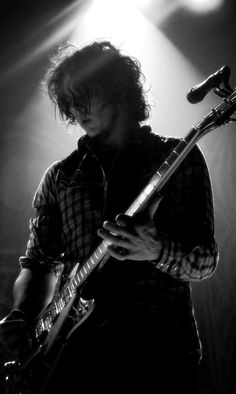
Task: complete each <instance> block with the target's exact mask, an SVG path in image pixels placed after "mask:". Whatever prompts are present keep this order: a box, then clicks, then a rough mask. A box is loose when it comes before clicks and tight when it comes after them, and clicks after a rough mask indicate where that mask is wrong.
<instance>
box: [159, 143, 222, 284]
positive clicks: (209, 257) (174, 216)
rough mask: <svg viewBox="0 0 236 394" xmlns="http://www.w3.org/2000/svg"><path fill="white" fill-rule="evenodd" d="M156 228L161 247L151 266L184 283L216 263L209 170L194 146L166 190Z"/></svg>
mask: <svg viewBox="0 0 236 394" xmlns="http://www.w3.org/2000/svg"><path fill="white" fill-rule="evenodd" d="M160 208H161V209H160V213H159V214H158V213H157V214H156V226H157V229H158V231H159V233H160V234H161V237H162V240H163V248H162V251H161V254H160V256H159V258H158V260H157V261H156V262H155V265H156V267H157V268H158V269H160V270H161V271H163V272H166V273H168V274H170V275H171V276H173V277H175V278H177V279H181V280H184V281H199V280H202V279H205V278H208V277H210V276H211V275H212V274H213V273H214V271H215V269H216V267H217V264H218V260H219V251H218V246H217V242H216V240H215V236H214V206H213V194H212V186H211V181H210V176H209V171H208V168H207V165H206V162H205V159H204V156H203V154H202V152H201V151H200V149H199V147H198V146H196V147H195V148H194V149H193V151H192V152H191V153H190V155H189V157H187V158H186V159H185V160H184V161H183V163H182V164H181V165H180V167H179V169H178V170H177V173H176V176H175V177H174V179H173V181H172V183H171V184H170V186H169V187H167V188H166V191H165V193H164V199H163V206H162V207H160Z"/></svg>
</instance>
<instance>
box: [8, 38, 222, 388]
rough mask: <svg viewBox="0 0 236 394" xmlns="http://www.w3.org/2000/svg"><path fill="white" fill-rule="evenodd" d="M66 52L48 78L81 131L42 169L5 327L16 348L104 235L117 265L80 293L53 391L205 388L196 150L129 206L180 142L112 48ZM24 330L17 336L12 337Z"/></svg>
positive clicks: (204, 252) (208, 199) (206, 221)
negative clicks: (85, 311) (89, 309)
mask: <svg viewBox="0 0 236 394" xmlns="http://www.w3.org/2000/svg"><path fill="white" fill-rule="evenodd" d="M69 49H70V51H68V48H65V49H61V50H60V51H59V54H58V55H57V57H55V58H54V59H52V67H51V68H50V69H49V72H48V74H47V78H46V83H47V88H48V92H49V96H50V98H51V99H52V101H53V102H54V103H55V105H56V107H57V108H58V110H59V113H60V115H61V117H62V119H63V120H64V121H66V122H68V123H71V124H75V125H79V126H80V127H81V128H82V129H83V130H84V131H85V135H84V136H82V137H81V138H80V139H79V141H78V147H77V149H76V150H75V151H74V152H73V153H72V154H71V155H70V156H69V157H67V158H65V159H64V160H62V161H59V162H56V163H54V164H52V166H50V167H49V168H48V169H47V171H46V172H45V174H44V176H43V178H42V180H41V182H40V185H39V187H38V189H37V192H36V194H35V197H34V201H33V206H34V208H35V210H36V216H35V218H34V219H31V236H30V239H29V242H28V245H27V251H26V254H25V256H22V257H20V264H21V272H20V274H19V277H18V278H17V279H16V282H15V286H14V300H15V301H14V308H13V310H12V311H11V312H10V313H9V314H8V316H7V317H6V318H5V319H3V320H2V324H1V331H2V334H1V335H2V338H4V339H5V343H6V344H7V346H8V347H9V348H10V347H11V348H12V347H13V344H15V343H16V341H17V339H19V338H21V336H20V331H21V330H20V329H21V328H22V331H24V330H25V327H26V328H27V327H32V324H33V323H34V322H35V319H37V317H38V316H39V314H40V313H41V311H42V310H44V309H45V308H46V306H47V305H48V304H49V302H50V300H51V299H52V297H53V294H54V292H55V288H56V285H57V282H58V278H59V281H60V283H59V287H62V286H63V284H64V283H66V280H67V278H68V276H69V275H70V272H71V270H72V269H73V267H74V266H75V264H76V262H77V261H78V260H79V261H80V262H83V261H86V259H88V257H89V256H90V254H91V253H92V252H93V250H95V247H96V246H97V245H98V244H99V243H101V241H102V240H105V241H106V242H107V245H108V250H109V255H110V258H109V259H108V261H106V262H105V263H102V264H101V266H99V267H98V269H97V270H95V272H94V273H93V274H91V277H90V278H88V280H87V281H86V284H85V285H84V286H83V287H82V289H81V294H80V295H81V296H82V297H83V298H84V299H95V309H94V313H92V317H91V319H90V318H88V319H87V320H85V323H84V324H82V325H81V326H80V327H79V328H78V329H77V330H73V331H72V332H71V333H69V336H68V340H67V341H66V346H62V347H63V350H62V351H61V352H60V357H59V359H58V362H57V363H56V367H55V369H54V370H53V372H52V374H51V378H50V380H49V383H48V385H47V387H46V389H45V390H46V391H45V392H46V393H49V392H54V391H55V392H57V393H64V392H65V391H66V390H67V391H68V392H70V390H71V392H72V391H73V392H78V393H80V392H83V390H87V391H88V392H89V391H90V390H91V389H94V388H96V389H99V390H102V391H103V392H105V393H108V392H109V393H112V392H114V391H116V390H117V391H119V390H124V391H126V390H127V391H131V392H139V391H140V392H141V391H142V392H143V391H144V390H145V392H147V393H150V392H151V391H153V390H154V392H157V393H163V394H164V393H165V394H166V393H172V392H173V390H176V391H178V390H179V391H180V392H181V393H188V394H189V393H196V392H197V373H198V372H197V371H198V364H199V361H200V358H201V346H200V340H199V337H198V332H197V327H196V322H195V318H194V313H193V306H192V301H191V287H190V283H191V282H192V281H199V280H202V279H204V278H207V277H209V276H211V275H212V273H213V272H214V270H215V268H216V265H217V259H218V251H217V245H216V242H215V238H214V215H213V203H212V191H211V185H210V180H209V174H208V170H207V166H206V164H205V160H204V158H203V156H202V154H201V152H200V150H199V148H198V147H197V146H196V147H194V148H193V149H192V151H191V152H190V154H189V155H188V156H187V158H185V160H184V161H183V162H182V164H181V165H180V167H179V168H178V170H176V172H175V174H174V175H173V176H172V178H171V179H170V180H169V181H168V183H167V184H166V186H165V187H164V188H163V189H162V198H160V196H159V195H157V196H155V195H154V197H153V198H152V201H151V202H150V204H149V205H148V206H147V207H146V208H145V209H144V210H143V211H141V212H140V213H138V214H137V215H134V217H129V216H127V215H125V214H124V213H125V212H126V210H127V208H128V207H129V206H130V204H131V203H132V202H133V200H134V199H135V198H136V196H138V194H139V193H140V192H141V191H142V189H143V187H144V186H145V185H146V184H147V183H148V181H149V179H150V177H151V176H152V174H153V173H154V172H155V170H157V169H158V168H159V166H160V165H161V164H162V162H163V161H164V160H165V158H166V157H167V155H168V154H169V153H170V152H171V151H172V150H173V149H174V147H175V146H176V145H177V143H178V142H179V140H178V139H175V138H170V137H168V138H167V137H164V136H161V135H158V134H154V133H153V132H152V131H151V128H150V127H149V126H147V125H145V126H142V125H141V124H142V122H144V121H145V120H147V119H148V116H149V109H150V108H149V106H148V104H147V103H146V100H145V95H144V91H143V86H142V83H141V77H142V74H141V71H140V66H139V63H138V61H137V60H135V59H132V58H130V57H129V56H125V55H123V54H122V53H121V52H120V51H119V50H118V49H117V48H115V47H114V46H113V45H112V44H111V43H110V42H94V43H93V44H91V45H88V46H86V47H84V48H82V49H81V50H78V49H75V48H74V49H73V50H72V51H71V48H69ZM16 330H17V334H16Z"/></svg>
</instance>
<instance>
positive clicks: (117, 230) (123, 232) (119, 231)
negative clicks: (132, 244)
mask: <svg viewBox="0 0 236 394" xmlns="http://www.w3.org/2000/svg"><path fill="white" fill-rule="evenodd" d="M103 227H104V229H105V230H107V231H109V232H110V233H113V234H114V235H119V236H120V237H125V238H130V236H131V234H130V231H129V230H127V229H126V228H124V227H121V226H120V225H118V226H117V225H116V224H115V223H111V222H108V221H106V222H104V223H103Z"/></svg>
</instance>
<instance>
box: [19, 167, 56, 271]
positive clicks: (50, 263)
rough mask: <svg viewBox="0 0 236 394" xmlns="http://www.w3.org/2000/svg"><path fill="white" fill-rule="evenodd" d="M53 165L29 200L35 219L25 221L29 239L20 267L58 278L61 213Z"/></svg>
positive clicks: (20, 259) (20, 260)
mask: <svg viewBox="0 0 236 394" xmlns="http://www.w3.org/2000/svg"><path fill="white" fill-rule="evenodd" d="M56 174H57V163H54V164H53V165H52V166H50V167H49V168H48V169H47V170H46V172H45V173H44V175H43V177H42V179H41V182H40V184H39V186H38V188H37V191H36V193H35V195H34V199H33V204H32V205H33V208H34V210H35V217H32V218H31V219H30V222H29V230H30V236H29V240H28V243H27V248H26V252H25V255H24V256H21V257H20V258H19V262H20V266H21V268H29V269H30V270H45V271H51V272H54V273H55V274H56V275H59V273H60V271H61V268H62V263H61V256H62V252H63V246H62V240H61V231H62V230H61V214H60V210H59V207H58V203H57V197H56Z"/></svg>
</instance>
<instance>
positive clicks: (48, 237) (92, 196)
mask: <svg viewBox="0 0 236 394" xmlns="http://www.w3.org/2000/svg"><path fill="white" fill-rule="evenodd" d="M178 142H179V139H177V138H170V137H163V136H160V135H157V134H154V133H152V132H151V130H150V128H149V127H148V126H144V127H142V128H141V129H140V130H138V132H137V133H135V134H134V140H133V141H132V142H131V143H130V144H129V145H128V146H126V147H125V148H124V149H123V150H122V151H121V152H120V153H119V155H118V156H117V158H116V160H115V162H114V165H113V168H112V170H111V172H110V174H109V176H106V174H105V173H104V170H103V168H102V166H101V164H100V162H99V159H98V157H97V155H96V151H95V150H94V147H93V146H92V144H91V141H90V140H89V138H88V137H87V136H83V137H82V138H81V139H80V140H79V142H78V149H77V150H76V151H74V152H73V153H72V154H71V155H70V156H69V157H68V158H66V159H65V160H63V161H60V162H56V163H54V164H53V165H52V166H50V167H49V168H48V169H47V171H46V172H45V174H44V176H43V178H42V180H41V182H40V184H39V187H38V189H37V192H36V194H35V197H34V200H33V207H34V208H35V209H36V217H35V218H32V219H31V221H30V230H31V232H30V239H29V242H28V245H27V250H26V254H25V256H21V257H20V264H21V267H26V268H30V269H32V270H37V269H46V270H51V271H53V272H55V273H56V274H59V272H61V270H62V268H63V270H64V271H63V272H64V275H65V276H67V275H68V273H69V272H70V271H71V269H72V267H73V265H74V264H75V263H76V262H77V261H78V260H79V261H81V262H82V261H83V260H84V259H86V258H88V257H89V255H90V254H91V252H92V251H93V250H94V248H95V246H96V245H97V243H98V242H100V241H101V240H100V241H98V237H97V229H98V228H99V227H101V226H102V223H103V221H104V220H105V219H112V218H114V217H115V215H116V214H117V213H120V212H124V211H125V210H126V209H127V207H128V206H129V204H130V203H131V202H132V201H133V200H134V198H135V197H136V196H137V195H138V193H139V192H140V191H141V190H142V188H143V186H145V185H146V184H147V182H148V180H149V178H150V175H152V173H153V171H154V169H157V168H159V165H160V164H162V162H163V161H164V159H165V158H166V157H167V155H168V154H169V152H171V151H172V149H174V147H175V146H176V145H177V143H178ZM162 194H163V196H164V198H163V200H162V201H161V203H160V206H159V208H158V210H157V212H156V214H155V216H154V221H155V223H156V227H157V229H158V232H159V234H160V235H161V237H162V239H163V248H162V251H161V253H160V256H159V258H158V259H157V261H152V262H144V263H145V264H141V263H140V262H138V263H137V266H134V264H133V263H132V264H126V269H127V278H128V280H127V283H128V282H129V281H131V282H132V281H133V282H136V283H135V286H136V287H135V289H136V290H135V291H133V292H132V294H131V291H130V293H129V296H128V298H127V300H126V302H127V305H128V304H129V305H132V307H134V305H135V307H136V306H137V305H138V304H139V305H141V304H142V305H143V306H144V305H145V308H147V309H149V310H150V311H153V310H155V309H158V308H159V309H160V308H161V310H162V311H164V309H165V312H164V315H165V316H166V317H165V318H163V319H164V320H163V321H165V322H166V319H167V315H169V312H168V310H169V307H170V305H171V303H172V307H171V308H172V311H173V313H175V312H174V310H175V309H177V310H178V311H180V310H181V308H182V307H181V306H180V305H179V304H180V303H178V302H177V301H176V300H178V298H181V299H183V294H185V296H184V297H185V300H186V302H185V305H187V309H188V317H189V318H188V319H185V321H187V320H188V323H186V324H185V325H186V326H187V327H188V328H187V329H186V327H185V329H184V330H185V334H183V335H185V338H186V332H187V337H188V341H187V342H189V344H188V347H189V349H197V348H198V349H199V339H198V335H197V329H196V325H195V319H194V315H193V310H192V303H191V295H190V286H189V282H191V281H198V280H201V279H204V278H207V277H209V276H211V275H212V273H213V272H214V270H215V268H216V266H217V261H218V250H217V244H216V241H215V238H214V211H213V200H212V190H211V184H210V179H209V173H208V169H207V166H206V163H205V160H204V158H203V155H202V153H201V151H200V149H199V147H198V146H195V147H194V148H193V149H192V151H191V152H190V153H189V155H188V156H187V157H186V158H185V159H184V161H183V162H182V163H181V165H180V166H179V168H178V169H177V170H176V172H175V173H174V175H173V176H172V178H171V179H170V180H169V181H168V183H167V184H166V185H165V186H164V188H163V190H162ZM126 263H127V262H126ZM107 266H108V267H109V268H108V269H107V278H108V279H105V280H104V281H103V282H102V286H103V287H104V288H105V287H106V286H107V287H108V288H109V290H111V289H112V288H113V289H112V290H113V291H114V288H116V287H115V286H113V285H112V284H111V283H110V282H112V281H111V278H112V279H114V277H115V276H118V277H119V281H120V270H121V268H120V267H124V266H123V263H122V264H121V263H120V262H119V264H115V263H113V264H110V265H109V264H107ZM117 267H119V268H117ZM140 267H141V268H140ZM144 267H145V268H144ZM136 268H137V272H138V273H136V274H134V272H135V270H136ZM112 269H114V270H113V271H114V272H115V274H114V273H113V274H111V270H112ZM122 269H123V268H122ZM105 272H106V270H105ZM104 277H105V278H106V274H105V275H104ZM108 283H109V284H108ZM157 283H158V285H157ZM107 284H108V285H107ZM121 286H122V285H121ZM130 286H131V287H130V288H132V285H130ZM124 288H125V286H124ZM150 288H151V289H153V293H157V292H158V293H159V295H158V300H162V305H161V307H160V302H159V301H158V302H157V301H156V300H157V298H156V297H157V295H155V296H152V297H151V298H150V297H149V296H147V295H145V289H150ZM137 289H138V290H137ZM157 289H158V290H157ZM146 293H148V294H149V295H150V290H148V291H146ZM161 293H163V294H161ZM124 294H125V295H124V298H125V297H126V296H127V292H125V291H124ZM134 294H135V296H134ZM137 294H139V295H138V296H137ZM140 294H141V296H140ZM147 299H148V302H147ZM173 300H174V301H173ZM176 302H177V304H178V305H177V304H176ZM124 304H125V302H124ZM157 304H158V306H157ZM165 304H166V306H163V305H165ZM180 316H181V313H180ZM168 319H169V318H168ZM180 319H181V317H180ZM169 320H170V321H171V318H170V319H169ZM182 320H184V319H183V316H182ZM177 325H179V323H178V324H177ZM182 328H183V327H182ZM184 330H182V331H184ZM186 330H187V331H186Z"/></svg>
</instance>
